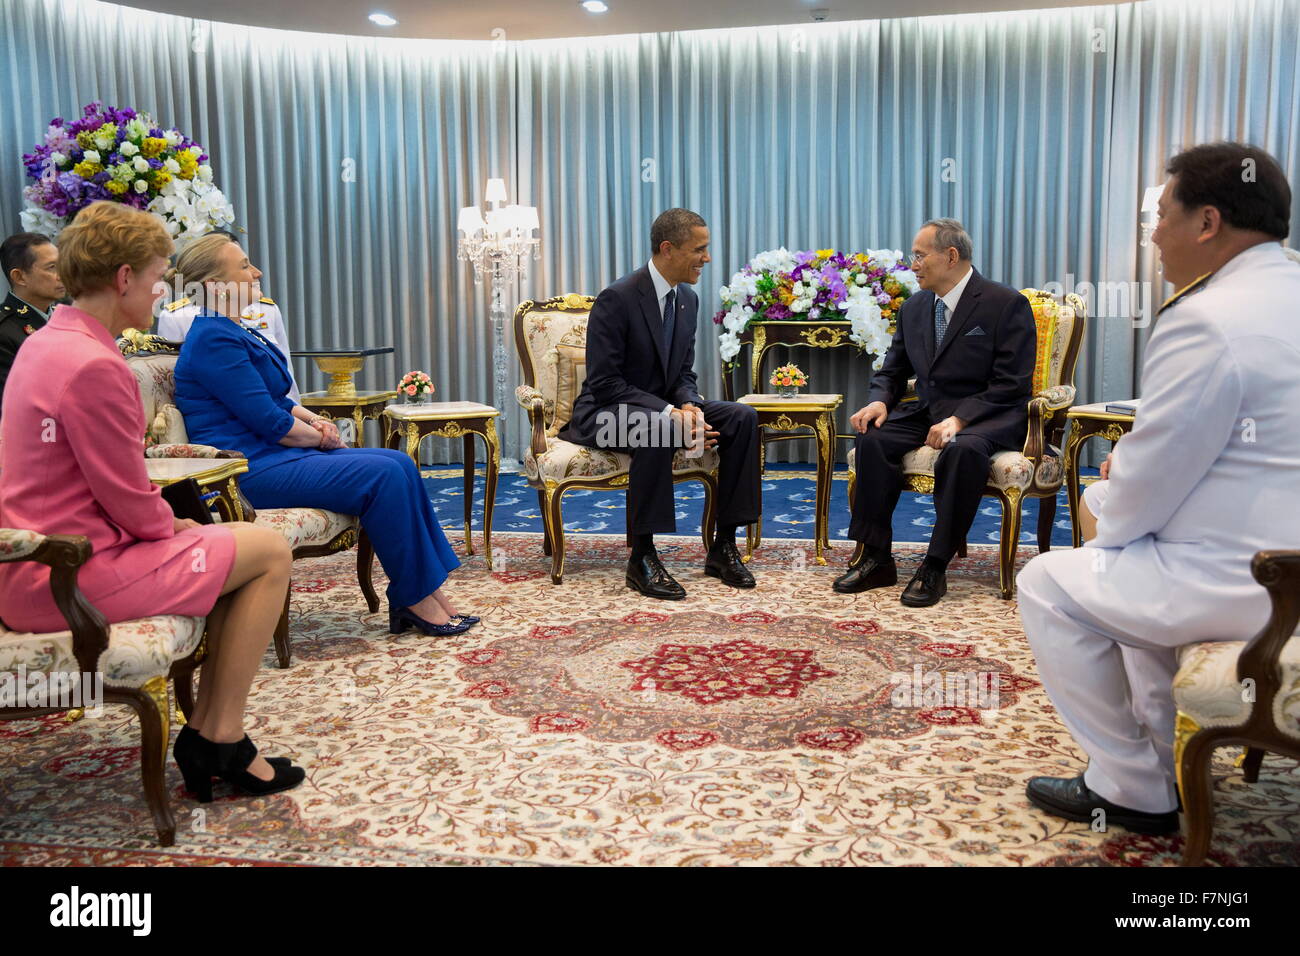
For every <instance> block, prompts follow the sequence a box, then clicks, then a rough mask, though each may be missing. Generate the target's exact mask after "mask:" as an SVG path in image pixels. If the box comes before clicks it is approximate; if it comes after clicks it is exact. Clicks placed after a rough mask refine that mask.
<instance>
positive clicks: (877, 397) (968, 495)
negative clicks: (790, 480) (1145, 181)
mask: <svg viewBox="0 0 1300 956" xmlns="http://www.w3.org/2000/svg"><path fill="white" fill-rule="evenodd" d="M912 270H913V271H914V272H915V273H916V279H917V282H918V283H919V284H920V286H921V289H922V290H923V291H922V292H921V293H919V294H917V295H914V296H912V297H911V298H909V299H908V300H907V302H906V304H905V305H904V306H903V308H902V309H901V310H900V311H899V313H898V322H897V327H896V331H895V333H894V341H893V344H892V345H890V347H889V352H888V353H886V355H885V360H884V364H883V366H882V367H881V369H880V371H879V372H878V373H877V374H876V376H875V377H874V378H873V379H872V380H871V387H870V390H869V392H868V396H867V397H868V399H869V404H868V405H867V406H866V407H865V408H863V409H861V410H859V411H858V412H857V413H855V414H854V415H853V417H852V418H851V419H850V421H851V422H852V424H853V427H854V429H855V430H856V431H857V432H858V438H857V446H856V447H857V452H856V466H857V473H858V481H857V494H856V496H855V500H854V501H853V503H852V507H853V520H852V522H851V523H850V525H849V537H850V538H852V539H854V540H855V541H861V542H862V543H863V545H864V548H863V553H862V557H861V559H860V560H859V561H858V563H856V564H854V565H851V566H850V567H849V569H848V571H847V572H846V573H844V574H843V575H841V576H840V577H839V578H837V579H836V581H835V585H834V587H835V590H836V591H839V592H840V593H842V594H851V593H854V592H857V591H866V590H870V589H871V588H878V587H887V586H889V585H892V584H896V583H897V580H898V572H897V571H896V570H895V567H894V559H893V555H892V553H891V546H892V544H893V529H892V519H893V513H894V507H895V506H896V505H897V504H898V496H899V493H900V492H901V491H902V485H903V474H902V466H901V462H902V460H903V455H905V454H906V453H907V452H909V451H911V450H912V449H914V448H918V447H919V446H921V445H929V446H930V447H931V448H937V449H941V451H940V454H939V457H938V460H937V461H936V462H935V469H934V506H935V512H936V514H937V518H936V520H935V523H934V530H933V532H932V533H931V535H930V546H929V549H928V550H927V552H926V555H925V559H924V560H923V561H922V562H921V566H920V567H919V568H918V569H917V571H916V574H915V575H914V576H913V577H912V580H911V581H910V582H909V583H908V585H907V587H906V588H905V589H904V590H903V594H902V596H901V600H902V602H903V603H904V604H906V605H908V606H909V607H929V606H930V605H932V604H936V603H938V601H939V599H940V598H942V597H943V595H944V593H945V592H946V591H947V581H946V577H945V574H946V571H947V568H948V562H949V560H950V559H951V558H952V556H953V555H954V554H955V553H956V551H957V548H958V546H959V545H960V544H961V543H962V542H963V541H965V540H966V535H967V533H968V532H969V531H970V526H971V523H972V522H973V521H974V520H975V515H976V513H977V512H978V510H979V503H980V498H981V496H982V495H983V493H984V487H985V485H986V483H987V481H988V474H989V459H990V458H991V457H992V455H993V453H994V452H996V451H999V450H1001V449H1004V448H1019V447H1021V446H1022V445H1023V443H1024V440H1025V429H1026V427H1027V412H1026V407H1027V403H1028V401H1029V389H1030V381H1031V379H1032V376H1033V370H1034V356H1035V352H1036V344H1037V332H1036V329H1035V327H1034V316H1033V311H1032V310H1031V309H1030V307H1029V300H1028V299H1026V298H1025V297H1024V296H1023V295H1021V294H1020V293H1019V292H1017V291H1016V290H1015V289H1012V288H1011V287H1009V286H1005V285H1002V284H1000V283H997V282H991V281H990V280H988V279H986V278H984V277H983V276H982V275H980V274H979V273H978V272H976V271H975V270H974V269H973V268H972V267H971V241H970V236H968V235H967V234H966V230H965V229H963V228H962V225H961V223H959V222H958V221H957V220H955V219H932V220H931V221H930V222H927V223H926V224H925V225H924V226H922V227H921V229H920V231H919V232H917V234H916V238H915V239H914V240H913V242H912ZM913 375H915V376H916V395H917V399H918V400H917V401H916V402H914V403H913V402H908V403H906V404H902V405H900V404H899V402H900V400H901V399H902V398H903V395H904V393H905V392H906V391H907V381H908V379H909V378H911V377H912V376H913Z"/></svg>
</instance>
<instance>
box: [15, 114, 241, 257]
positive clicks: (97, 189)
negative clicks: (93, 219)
mask: <svg viewBox="0 0 1300 956" xmlns="http://www.w3.org/2000/svg"><path fill="white" fill-rule="evenodd" d="M81 112H82V115H81V118H80V119H77V120H74V121H73V122H71V123H69V122H66V121H65V120H64V119H63V118H62V117H56V118H55V119H54V120H52V121H51V122H50V125H49V127H48V128H47V129H46V131H45V141H44V142H43V143H38V144H37V145H36V147H35V149H33V150H32V151H31V152H30V153H26V154H24V155H23V165H24V166H25V167H26V168H27V175H28V177H29V178H30V179H32V180H33V182H32V184H31V185H29V186H27V187H26V188H25V189H24V190H23V198H24V199H26V200H27V206H26V208H24V209H23V211H22V216H21V218H22V225H23V229H25V230H27V231H29V232H39V233H42V234H43V235H47V236H51V237H53V236H55V235H57V234H58V232H59V230H61V229H62V228H63V227H64V226H66V225H67V224H68V223H69V222H71V220H72V217H73V216H74V215H76V214H77V212H78V211H79V210H81V209H83V208H84V207H86V206H88V205H90V204H91V203H92V202H95V201H97V200H101V199H107V200H111V201H114V202H120V203H124V204H125V205H128V206H133V207H135V208H136V209H144V210H146V211H148V212H151V213H153V214H154V215H156V216H158V218H160V219H161V220H162V221H163V224H164V225H166V227H167V231H168V232H169V233H171V235H172V236H173V237H174V238H175V239H176V241H177V243H178V244H182V245H183V244H184V243H185V242H187V241H188V240H190V239H196V238H198V237H199V236H201V235H203V234H204V233H207V232H211V231H212V230H213V229H224V228H226V227H227V226H228V225H230V224H231V223H233V222H234V221H235V211H234V209H233V208H232V207H231V205H230V202H229V201H228V200H227V199H226V197H225V195H224V194H223V193H222V192H221V190H220V189H218V188H217V187H216V185H214V184H213V182H212V167H211V166H209V165H208V162H207V160H208V156H207V153H205V152H204V150H203V147H202V146H200V145H199V144H198V143H196V142H194V141H193V140H192V139H190V138H189V137H187V136H186V135H185V134H184V133H182V132H180V131H179V130H176V129H163V128H162V126H161V125H160V124H159V123H158V122H157V121H155V120H154V119H153V117H151V116H150V115H149V114H148V113H141V112H138V111H136V110H133V109H117V108H116V107H111V106H107V107H106V106H104V105H103V104H102V103H98V102H96V103H90V104H88V105H87V106H86V107H85V108H84V109H82V111H81Z"/></svg>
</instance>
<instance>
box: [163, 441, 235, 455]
mask: <svg viewBox="0 0 1300 956" xmlns="http://www.w3.org/2000/svg"><path fill="white" fill-rule="evenodd" d="M144 457H146V458H222V457H225V455H224V454H223V452H222V451H221V450H220V449H218V448H213V447H212V446H211V445H193V444H189V443H186V444H183V445H149V446H147V447H146V448H145V450H144Z"/></svg>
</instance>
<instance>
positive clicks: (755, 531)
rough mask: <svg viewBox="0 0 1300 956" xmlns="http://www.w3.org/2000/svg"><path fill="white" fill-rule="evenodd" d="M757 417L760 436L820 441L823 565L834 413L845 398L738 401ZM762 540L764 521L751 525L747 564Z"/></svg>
mask: <svg viewBox="0 0 1300 956" xmlns="http://www.w3.org/2000/svg"><path fill="white" fill-rule="evenodd" d="M737 401H739V402H740V403H741V404H742V405H748V406H750V407H751V408H753V409H754V411H756V412H757V413H758V427H759V431H760V433H761V432H762V431H763V430H764V429H766V430H768V431H776V432H792V431H802V430H807V431H810V432H812V433H813V436H814V437H815V438H816V440H817V506H816V521H815V524H814V528H815V534H816V537H817V563H818V564H822V565H824V564H825V563H826V558H825V556H824V555H823V553H822V552H823V549H826V550H829V549H830V546H831V543H830V508H831V469H832V468H833V467H834V462H835V418H834V412H835V409H837V408H839V407H840V404H841V403H842V402H843V401H844V396H843V395H799V396H797V397H795V398H779V397H777V396H776V395H766V394H750V395H743V396H741V397H740V398H739V399H737ZM762 449H763V442H762V441H761V440H760V441H759V456H760V458H759V461H760V466H759V467H760V470H761V469H762V467H763V465H764V464H765V458H766V456H764V455H763V452H762ZM762 538H763V519H762V518H761V517H760V518H759V520H758V522H757V523H756V524H753V525H750V528H749V533H748V534H747V535H746V541H745V558H746V560H748V559H749V558H750V557H751V556H752V555H753V553H754V549H755V548H757V547H758V546H759V544H760V543H761V542H762Z"/></svg>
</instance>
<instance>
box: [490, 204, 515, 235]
mask: <svg viewBox="0 0 1300 956" xmlns="http://www.w3.org/2000/svg"><path fill="white" fill-rule="evenodd" d="M487 231H488V235H492V236H499V235H501V234H502V233H504V232H509V231H510V207H508V206H507V207H506V208H505V209H489V210H488V214H487Z"/></svg>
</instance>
